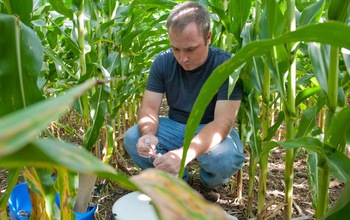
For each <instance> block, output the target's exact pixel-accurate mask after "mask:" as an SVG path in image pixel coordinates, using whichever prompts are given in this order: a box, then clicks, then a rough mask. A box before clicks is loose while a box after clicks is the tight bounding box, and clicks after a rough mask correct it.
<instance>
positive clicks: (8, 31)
mask: <svg viewBox="0 0 350 220" xmlns="http://www.w3.org/2000/svg"><path fill="white" fill-rule="evenodd" d="M0 30H1V36H0V54H1V59H0V88H1V89H0V106H1V108H0V116H3V115H5V114H7V113H10V112H13V111H16V110H18V109H21V108H24V107H27V106H29V105H30V104H32V103H35V102H38V101H40V100H42V99H43V97H42V94H41V91H40V90H39V88H38V87H37V84H36V82H37V78H38V74H39V72H40V69H41V66H42V63H43V54H42V49H41V48H42V46H41V43H40V41H39V39H38V37H37V36H36V34H35V33H34V31H33V30H31V29H30V28H28V27H27V26H25V25H24V24H23V23H21V22H20V20H19V18H18V17H15V16H12V15H5V14H0ZM0 154H1V153H0Z"/></svg>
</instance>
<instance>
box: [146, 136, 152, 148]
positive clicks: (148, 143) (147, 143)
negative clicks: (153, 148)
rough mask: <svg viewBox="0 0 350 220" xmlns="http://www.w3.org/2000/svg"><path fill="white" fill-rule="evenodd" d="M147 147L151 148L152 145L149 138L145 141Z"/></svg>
mask: <svg viewBox="0 0 350 220" xmlns="http://www.w3.org/2000/svg"><path fill="white" fill-rule="evenodd" d="M145 145H146V146H148V147H149V146H150V145H151V139H149V138H147V139H146V140H145Z"/></svg>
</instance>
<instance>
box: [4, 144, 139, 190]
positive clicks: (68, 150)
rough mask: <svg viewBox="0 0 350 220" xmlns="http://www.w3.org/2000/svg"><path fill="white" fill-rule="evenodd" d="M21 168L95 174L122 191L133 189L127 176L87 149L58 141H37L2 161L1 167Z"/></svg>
mask: <svg viewBox="0 0 350 220" xmlns="http://www.w3.org/2000/svg"><path fill="white" fill-rule="evenodd" d="M20 166H28V167H42V168H55V167H57V168H65V169H68V170H70V171H73V172H78V173H91V174H96V175H97V176H99V177H101V178H107V179H110V180H113V181H116V182H117V183H118V184H120V185H121V186H123V187H127V188H132V187H134V185H133V184H132V183H131V182H130V181H129V180H128V178H127V176H126V175H124V174H123V173H118V172H116V170H115V169H114V168H112V167H111V166H109V165H107V164H105V163H103V162H102V161H100V160H99V159H98V158H96V157H94V156H93V155H91V154H90V153H89V152H88V151H86V150H85V149H84V148H79V147H77V146H75V145H73V144H70V143H63V142H60V141H55V140H48V139H47V140H45V139H37V140H35V141H33V142H32V143H30V144H28V145H26V146H25V147H22V148H21V149H19V150H18V151H17V152H14V153H13V154H10V155H7V156H3V157H1V160H0V167H20Z"/></svg>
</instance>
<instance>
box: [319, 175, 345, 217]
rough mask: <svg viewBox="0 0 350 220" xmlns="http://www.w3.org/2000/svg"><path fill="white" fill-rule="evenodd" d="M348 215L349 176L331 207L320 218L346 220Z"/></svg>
mask: <svg viewBox="0 0 350 220" xmlns="http://www.w3.org/2000/svg"><path fill="white" fill-rule="evenodd" d="M349 215H350V177H349V178H348V180H347V183H346V185H345V187H344V189H343V190H342V192H341V193H340V196H339V198H338V200H337V202H336V203H335V204H334V205H333V206H332V209H331V210H329V211H328V212H327V214H326V215H325V216H324V217H323V218H322V219H323V220H347V219H348V218H349Z"/></svg>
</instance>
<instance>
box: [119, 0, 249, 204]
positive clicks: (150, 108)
mask: <svg viewBox="0 0 350 220" xmlns="http://www.w3.org/2000/svg"><path fill="white" fill-rule="evenodd" d="M167 29H168V34H169V41H170V46H171V49H169V50H167V51H165V52H163V53H161V54H159V55H158V56H157V58H156V59H155V61H154V62H153V64H152V66H151V70H150V75H149V79H148V82H147V86H146V91H145V94H144V97H143V101H142V105H141V109H140V112H139V121H138V125H135V126H133V127H131V128H130V129H129V130H128V131H127V132H126V134H125V137H124V144H125V148H126V150H127V152H128V153H129V154H130V156H131V157H132V159H133V160H134V162H135V163H136V164H137V165H138V166H139V167H140V168H142V169H147V168H153V167H154V168H156V169H159V170H162V171H165V172H168V173H171V174H177V173H178V172H179V170H180V163H181V158H182V153H183V140H184V132H185V128H186V122H187V119H188V117H189V114H190V112H191V109H192V107H193V105H194V102H195V100H196V98H197V96H198V94H199V91H200V89H201V87H202V85H203V84H204V82H205V81H206V79H207V78H208V77H209V76H210V74H211V73H212V72H213V71H214V69H215V68H216V67H217V66H219V65H220V64H222V63H223V62H225V61H226V60H228V59H229V58H230V57H231V54H229V53H227V52H224V51H222V50H219V49H215V48H212V47H210V46H209V45H210V42H211V32H210V17H209V12H208V11H207V10H206V9H205V8H204V7H202V6H201V5H199V4H198V3H195V2H186V3H182V4H180V5H178V6H176V7H175V8H174V9H173V10H172V11H171V13H170V15H169V17H168V20H167ZM241 90H242V89H241V87H240V86H239V85H238V84H237V86H236V87H235V89H234V91H233V93H232V95H230V96H229V97H228V82H226V83H225V84H224V85H223V86H222V87H221V88H220V89H219V92H218V93H217V94H216V96H215V97H214V98H213V100H212V101H211V103H210V104H209V106H208V108H207V109H206V112H205V114H204V116H203V118H202V121H201V124H200V126H199V127H198V129H197V131H196V136H195V137H194V138H193V139H192V141H191V144H190V147H189V150H188V153H187V157H186V162H185V163H186V164H188V163H189V162H190V161H192V160H194V159H197V160H198V162H199V164H200V166H201V170H200V173H199V175H200V181H201V185H202V187H201V190H200V192H201V193H202V194H203V196H204V197H205V198H207V199H208V200H210V201H212V202H216V201H217V200H218V199H219V194H218V193H217V192H216V191H215V189H216V188H218V187H220V186H221V185H223V184H224V183H226V182H228V180H229V178H230V177H231V176H232V175H233V174H234V173H235V172H236V171H237V170H239V169H240V168H241V166H242V163H243V162H244V161H245V157H244V156H243V150H242V143H241V142H240V139H239V136H238V134H237V132H236V131H235V129H234V128H232V126H233V124H234V122H235V119H236V115H237V112H238V109H239V105H240V100H241V96H242V91H241ZM164 94H165V95H166V98H167V102H168V105H169V118H164V117H161V118H159V117H158V113H159V108H160V106H161V103H162V99H163V96H164ZM160 155H161V156H160ZM183 179H184V180H185V181H188V182H189V179H190V177H189V173H188V171H187V170H186V172H185V175H184V177H183ZM202 189H204V190H202Z"/></svg>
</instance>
